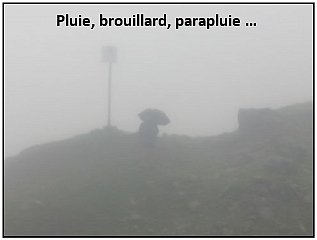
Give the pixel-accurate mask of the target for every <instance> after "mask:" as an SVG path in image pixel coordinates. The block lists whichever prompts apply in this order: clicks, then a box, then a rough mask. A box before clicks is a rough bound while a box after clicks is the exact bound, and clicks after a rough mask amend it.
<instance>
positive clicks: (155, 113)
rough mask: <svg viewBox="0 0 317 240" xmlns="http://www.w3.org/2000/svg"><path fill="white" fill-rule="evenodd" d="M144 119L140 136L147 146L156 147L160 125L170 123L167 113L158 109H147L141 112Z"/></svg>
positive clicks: (140, 114) (141, 117)
mask: <svg viewBox="0 0 317 240" xmlns="http://www.w3.org/2000/svg"><path fill="white" fill-rule="evenodd" d="M139 117H140V119H141V120H142V121H143V122H142V123H141V125H140V127H139V136H140V139H141V140H142V141H143V143H144V144H145V146H148V147H154V146H155V144H156V142H157V136H158V133H159V129H158V125H163V126H164V125H167V124H169V123H170V120H169V118H168V117H167V115H166V114H165V113H164V112H163V111H161V110H158V109H145V110H144V111H142V112H140V113H139Z"/></svg>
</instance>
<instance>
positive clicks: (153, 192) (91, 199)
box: [4, 103, 313, 236]
mask: <svg viewBox="0 0 317 240" xmlns="http://www.w3.org/2000/svg"><path fill="white" fill-rule="evenodd" d="M238 121H239V128H238V129H237V130H236V131H234V132H232V133H226V134H222V135H219V136H212V137H201V138H191V137H187V136H176V135H166V136H162V137H160V139H159V141H158V143H157V145H156V146H155V147H153V148H148V147H145V146H143V145H142V142H141V141H139V139H138V135H137V134H134V133H126V132H123V131H120V130H118V129H114V128H111V129H107V128H105V129H98V130H94V131H92V132H90V133H87V134H83V135H79V136H76V137H74V138H71V139H66V140H64V141H58V142H52V143H47V144H43V145H38V146H34V147H32V148H29V149H26V150H25V151H23V152H21V153H20V154H19V155H17V156H15V157H11V158H8V159H6V160H5V219H4V220H5V229H4V230H5V232H4V234H5V236H36V235H38V236H83V235H86V236H98V235H99V236H111V235H120V236H124V235H129V236H133V235H136V236H141V235H146V236H157V235H159V236H191V235H209V236H249V235H252V236H259V235H260V236H290V235H292V236H294V235H296V236H311V235H312V234H313V233H312V231H313V230H312V229H313V227H312V217H313V212H312V211H313V210H312V209H313V202H312V173H313V172H312V170H313V159H312V156H313V155H312V103H304V104H297V105H292V106H288V107H285V108H281V109H277V110H271V109H241V110H240V111H239V114H238Z"/></svg>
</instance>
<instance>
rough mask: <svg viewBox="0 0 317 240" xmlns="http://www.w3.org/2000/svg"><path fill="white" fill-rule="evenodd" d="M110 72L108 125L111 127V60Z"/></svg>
mask: <svg viewBox="0 0 317 240" xmlns="http://www.w3.org/2000/svg"><path fill="white" fill-rule="evenodd" d="M108 72H109V76H108V127H111V62H109V71H108Z"/></svg>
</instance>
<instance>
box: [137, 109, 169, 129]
mask: <svg viewBox="0 0 317 240" xmlns="http://www.w3.org/2000/svg"><path fill="white" fill-rule="evenodd" d="M139 117H140V118H141V120H142V121H144V122H151V123H153V124H156V125H167V124H169V123H170V120H169V118H168V116H167V115H166V114H165V113H164V112H162V111H161V110H158V109H146V110H144V111H142V112H140V113H139Z"/></svg>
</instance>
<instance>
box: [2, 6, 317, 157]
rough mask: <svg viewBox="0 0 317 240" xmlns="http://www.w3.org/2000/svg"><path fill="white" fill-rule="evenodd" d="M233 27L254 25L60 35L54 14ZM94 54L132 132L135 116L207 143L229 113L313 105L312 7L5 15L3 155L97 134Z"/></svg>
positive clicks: (99, 105)
mask: <svg viewBox="0 0 317 240" xmlns="http://www.w3.org/2000/svg"><path fill="white" fill-rule="evenodd" d="M65 13H69V14H70V15H72V16H74V17H75V16H78V15H79V14H81V15H82V16H83V17H89V18H90V19H91V20H92V21H94V22H96V23H97V22H98V16H99V14H100V13H103V14H104V15H105V16H108V17H130V16H132V15H133V14H136V13H144V14H145V15H146V16H148V17H161V16H162V15H163V14H164V13H166V14H167V17H168V20H169V22H171V23H172V24H173V23H174V18H175V17H213V16H214V15H215V14H216V13H219V14H220V15H221V16H224V17H226V16H228V15H229V14H231V15H232V16H233V17H239V18H240V19H241V21H242V23H244V22H246V21H251V22H253V21H254V22H257V27H253V28H251V27H249V28H247V27H244V26H242V27H238V28H211V29H209V30H206V29H205V28H199V27H196V28H183V29H180V30H174V27H172V29H171V30H166V29H165V28H158V27H154V28H132V27H131V28H124V27H115V28H102V27H97V26H96V27H95V29H94V30H90V29H89V28H84V27H79V28H75V27H73V28H65V27H60V28H58V27H56V15H57V14H65ZM104 45H115V46H117V48H118V61H117V63H116V64H115V65H114V66H113V123H114V125H116V126H117V127H118V128H120V129H123V130H127V131H131V132H135V131H137V129H138V126H139V124H140V120H139V119H138V117H137V114H138V113H139V112H140V111H142V110H143V109H145V108H149V107H150V108H158V109H161V110H163V111H165V112H166V113H167V115H168V116H169V117H170V119H171V124H170V125H168V126H166V127H162V128H161V133H176V134H186V135H191V136H205V135H215V134H219V133H222V132H226V131H232V130H234V129H235V128H236V127H237V112H238V109H239V108H262V107H272V108H277V107H281V106H285V105H289V104H293V103H298V102H304V101H309V100H311V99H312V5H133V4H126V5H26V4H23V5H5V155H6V156H10V155H13V154H17V153H19V152H20V151H21V150H23V149H25V148H27V147H30V146H32V145H34V144H40V143H45V142H49V141H53V140H60V139H64V138H67V137H71V136H74V135H77V134H81V133H85V132H89V131H91V130H93V129H96V128H102V127H103V126H105V125H106V118H107V115H106V104H107V75H108V72H107V69H108V68H107V64H106V63H103V62H101V49H102V46H104Z"/></svg>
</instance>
